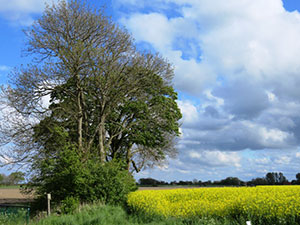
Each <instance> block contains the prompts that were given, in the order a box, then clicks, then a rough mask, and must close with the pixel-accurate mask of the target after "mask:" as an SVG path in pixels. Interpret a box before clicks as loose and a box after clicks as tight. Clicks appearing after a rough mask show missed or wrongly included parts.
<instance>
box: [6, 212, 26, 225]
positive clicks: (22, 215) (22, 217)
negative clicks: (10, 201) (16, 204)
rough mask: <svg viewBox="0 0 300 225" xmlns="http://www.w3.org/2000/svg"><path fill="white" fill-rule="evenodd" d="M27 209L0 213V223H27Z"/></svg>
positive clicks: (9, 224)
mask: <svg viewBox="0 0 300 225" xmlns="http://www.w3.org/2000/svg"><path fill="white" fill-rule="evenodd" d="M26 214H27V211H26V210H19V212H18V213H13V214H7V213H0V225H24V224H26V223H27V217H26V216H27V215H26Z"/></svg>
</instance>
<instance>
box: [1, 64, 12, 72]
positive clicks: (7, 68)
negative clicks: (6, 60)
mask: <svg viewBox="0 0 300 225" xmlns="http://www.w3.org/2000/svg"><path fill="white" fill-rule="evenodd" d="M9 70H11V68H10V67H9V66H5V65H0V71H2V72H7V71H9Z"/></svg>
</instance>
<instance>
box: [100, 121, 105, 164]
mask: <svg viewBox="0 0 300 225" xmlns="http://www.w3.org/2000/svg"><path fill="white" fill-rule="evenodd" d="M98 135H99V154H100V162H101V163H102V164H104V163H105V157H106V153H105V143H104V142H105V116H102V117H101V120H100V126H99V130H98Z"/></svg>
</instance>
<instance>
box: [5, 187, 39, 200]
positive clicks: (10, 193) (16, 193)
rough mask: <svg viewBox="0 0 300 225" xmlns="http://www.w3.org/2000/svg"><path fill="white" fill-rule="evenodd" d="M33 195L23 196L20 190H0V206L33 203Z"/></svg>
mask: <svg viewBox="0 0 300 225" xmlns="http://www.w3.org/2000/svg"><path fill="white" fill-rule="evenodd" d="M32 200H33V197H32V195H23V194H22V193H21V192H20V190H19V189H18V188H16V189H12V188H7V189H6V188H1V189H0V204H12V203H20V204H22V203H28V202H32Z"/></svg>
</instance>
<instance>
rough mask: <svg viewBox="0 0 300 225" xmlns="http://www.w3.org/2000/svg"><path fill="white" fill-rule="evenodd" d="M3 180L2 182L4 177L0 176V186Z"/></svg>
mask: <svg viewBox="0 0 300 225" xmlns="http://www.w3.org/2000/svg"><path fill="white" fill-rule="evenodd" d="M3 180H4V175H3V174H0V184H2V182H3Z"/></svg>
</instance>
